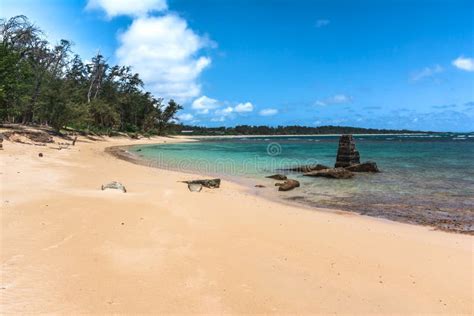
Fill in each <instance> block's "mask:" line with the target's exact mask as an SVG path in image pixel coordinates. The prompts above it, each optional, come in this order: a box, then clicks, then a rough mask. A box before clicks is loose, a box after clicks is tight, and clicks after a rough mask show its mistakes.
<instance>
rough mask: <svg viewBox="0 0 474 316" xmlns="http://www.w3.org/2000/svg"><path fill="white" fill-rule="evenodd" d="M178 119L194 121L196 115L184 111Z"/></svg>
mask: <svg viewBox="0 0 474 316" xmlns="http://www.w3.org/2000/svg"><path fill="white" fill-rule="evenodd" d="M178 119H179V120H180V121H183V122H186V121H192V120H194V115H192V114H190V113H182V114H179V115H178Z"/></svg>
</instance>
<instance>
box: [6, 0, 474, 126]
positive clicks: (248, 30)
mask: <svg viewBox="0 0 474 316" xmlns="http://www.w3.org/2000/svg"><path fill="white" fill-rule="evenodd" d="M0 14H1V15H2V16H3V17H10V16H13V15H17V14H25V15H27V16H28V17H30V19H31V20H32V21H33V22H35V23H36V24H37V25H38V26H40V27H41V28H43V29H44V30H45V32H46V34H47V35H48V37H49V39H50V41H51V42H55V41H57V40H59V39H60V38H66V39H70V40H72V41H73V42H74V43H75V47H74V50H75V51H76V52H78V53H79V54H80V55H81V56H82V57H83V59H85V60H88V59H90V58H91V57H92V55H93V54H94V53H95V52H97V50H99V49H100V51H101V53H102V54H103V55H105V56H106V57H107V58H109V62H110V63H120V64H127V65H131V66H133V67H134V69H135V70H136V71H137V72H139V73H140V74H141V75H142V77H143V79H144V81H145V83H146V89H147V90H149V91H151V92H153V93H154V94H155V95H156V96H163V97H165V98H171V97H172V98H175V99H177V100H178V101H179V102H180V103H182V104H183V105H184V107H185V110H184V111H182V112H181V114H180V118H181V120H182V121H183V122H184V123H190V124H199V125H206V126H220V125H226V126H232V125H236V124H267V125H288V124H299V125H309V126H318V125H329V124H331V125H350V126H361V127H376V128H410V129H422V130H439V131H472V130H474V92H473V91H474V59H473V58H474V2H473V1H458V0H451V1H449V0H444V1H441V0H438V1H436V0H433V1H428V0H419V1H416V0H413V1H408V0H398V1H396V0H387V1H363V0H362V1H336V0H333V1H296V0H294V1H289V0H259V1H250V0H235V1H231V0H199V1H191V0H167V1H166V0H141V1H138V0H136V1H127V0H77V1H74V0H70V1H60V0H43V1H36V0H24V1H20V0H15V1H13V0H2V1H1V3H0Z"/></svg>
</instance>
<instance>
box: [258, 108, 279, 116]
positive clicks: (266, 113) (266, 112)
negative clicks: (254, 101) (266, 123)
mask: <svg viewBox="0 0 474 316" xmlns="http://www.w3.org/2000/svg"><path fill="white" fill-rule="evenodd" d="M259 114H260V115H261V116H272V115H275V114H278V110H277V109H263V110H261V111H260V112H259Z"/></svg>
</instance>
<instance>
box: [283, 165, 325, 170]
mask: <svg viewBox="0 0 474 316" xmlns="http://www.w3.org/2000/svg"><path fill="white" fill-rule="evenodd" d="M323 169H329V167H328V166H325V165H320V164H315V165H301V166H296V167H291V168H286V169H282V170H284V171H293V172H311V171H317V170H323Z"/></svg>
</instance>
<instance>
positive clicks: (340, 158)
mask: <svg viewBox="0 0 474 316" xmlns="http://www.w3.org/2000/svg"><path fill="white" fill-rule="evenodd" d="M355 164H360V155H359V152H358V151H357V150H356V148H355V141H354V138H353V137H352V135H341V137H340V138H339V148H338V150H337V158H336V165H335V166H334V167H336V168H340V167H342V168H345V167H349V166H351V165H355Z"/></svg>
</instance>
